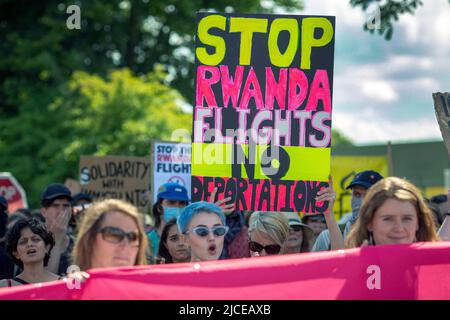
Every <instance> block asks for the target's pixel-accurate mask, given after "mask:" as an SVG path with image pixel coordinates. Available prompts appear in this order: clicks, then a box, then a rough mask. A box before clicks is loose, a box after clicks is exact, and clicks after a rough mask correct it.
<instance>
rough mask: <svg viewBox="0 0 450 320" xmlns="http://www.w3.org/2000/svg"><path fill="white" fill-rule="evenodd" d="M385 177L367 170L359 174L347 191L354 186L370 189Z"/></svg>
mask: <svg viewBox="0 0 450 320" xmlns="http://www.w3.org/2000/svg"><path fill="white" fill-rule="evenodd" d="M382 179H383V176H382V175H381V174H379V173H378V172H376V171H373V170H366V171H362V172H360V173H357V174H356V175H355V177H354V178H353V180H352V182H350V184H349V185H348V186H347V188H346V189H351V188H353V187H354V186H362V187H364V188H366V189H369V188H370V187H371V186H373V185H374V184H375V183H377V182H378V181H380V180H382Z"/></svg>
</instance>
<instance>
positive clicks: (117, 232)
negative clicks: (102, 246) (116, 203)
mask: <svg viewBox="0 0 450 320" xmlns="http://www.w3.org/2000/svg"><path fill="white" fill-rule="evenodd" d="M98 232H99V233H101V234H102V238H103V240H105V241H107V242H110V243H114V244H119V243H121V242H122V241H123V240H124V239H125V238H127V239H128V243H129V244H130V245H131V246H139V234H138V233H137V232H133V231H132V232H125V231H123V230H122V229H120V228H117V227H103V228H101V229H100V230H99V231H98Z"/></svg>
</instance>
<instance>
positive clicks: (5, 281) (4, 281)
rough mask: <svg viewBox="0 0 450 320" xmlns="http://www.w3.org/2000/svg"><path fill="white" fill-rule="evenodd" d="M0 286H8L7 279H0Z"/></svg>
mask: <svg viewBox="0 0 450 320" xmlns="http://www.w3.org/2000/svg"><path fill="white" fill-rule="evenodd" d="M1 287H8V279H2V280H0V288H1Z"/></svg>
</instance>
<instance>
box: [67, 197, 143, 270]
mask: <svg viewBox="0 0 450 320" xmlns="http://www.w3.org/2000/svg"><path fill="white" fill-rule="evenodd" d="M146 248H147V237H146V236H145V232H144V226H143V222H142V218H141V214H140V213H139V211H138V209H137V208H136V207H135V206H133V205H131V204H129V203H128V202H125V201H122V200H117V199H107V200H103V201H101V202H97V203H95V204H94V205H92V206H91V207H89V208H88V209H87V210H86V212H85V214H84V216H83V219H82V221H81V225H80V228H79V232H78V237H77V242H76V243H75V247H74V249H73V252H72V256H73V263H74V265H77V266H78V267H79V268H80V269H81V270H88V269H93V268H107V267H126V266H135V265H145V264H146V262H147V261H146V257H145V249H146Z"/></svg>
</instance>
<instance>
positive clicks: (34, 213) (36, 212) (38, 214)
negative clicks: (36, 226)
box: [31, 210, 45, 223]
mask: <svg viewBox="0 0 450 320" xmlns="http://www.w3.org/2000/svg"><path fill="white" fill-rule="evenodd" d="M31 218H34V219H38V220H40V221H41V222H43V223H45V218H44V216H43V215H42V213H41V212H40V211H39V210H33V211H32V212H31Z"/></svg>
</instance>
